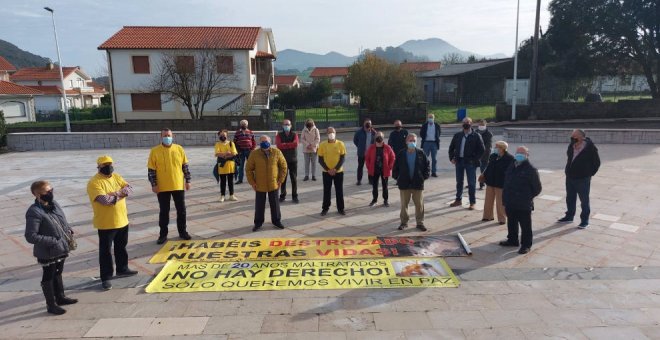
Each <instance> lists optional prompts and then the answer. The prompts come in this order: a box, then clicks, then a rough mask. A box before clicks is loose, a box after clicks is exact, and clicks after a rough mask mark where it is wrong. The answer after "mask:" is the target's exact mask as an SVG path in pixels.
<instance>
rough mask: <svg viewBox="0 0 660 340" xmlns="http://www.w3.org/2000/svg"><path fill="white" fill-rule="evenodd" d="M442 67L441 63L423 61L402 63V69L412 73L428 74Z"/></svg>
mask: <svg viewBox="0 0 660 340" xmlns="http://www.w3.org/2000/svg"><path fill="white" fill-rule="evenodd" d="M441 66H442V63H441V62H439V61H421V62H409V63H401V67H402V68H403V69H404V70H407V71H410V72H428V71H433V70H437V69H439V68H440V67H441Z"/></svg>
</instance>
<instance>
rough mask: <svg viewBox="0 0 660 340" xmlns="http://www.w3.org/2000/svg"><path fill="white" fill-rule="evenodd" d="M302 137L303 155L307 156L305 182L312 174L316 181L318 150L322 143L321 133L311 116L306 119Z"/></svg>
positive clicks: (313, 179)
mask: <svg viewBox="0 0 660 340" xmlns="http://www.w3.org/2000/svg"><path fill="white" fill-rule="evenodd" d="M300 139H301V142H302V146H303V156H304V157H305V178H304V179H303V182H305V181H309V177H310V175H311V177H312V181H316V151H317V150H318V148H319V144H320V143H321V133H320V132H319V129H318V128H316V125H314V120H312V119H311V118H308V119H307V120H306V121H305V128H304V129H303V130H302V134H301V138H300ZM310 168H311V171H310Z"/></svg>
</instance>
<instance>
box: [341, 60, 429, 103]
mask: <svg viewBox="0 0 660 340" xmlns="http://www.w3.org/2000/svg"><path fill="white" fill-rule="evenodd" d="M346 88H347V89H348V90H349V91H351V92H352V93H353V94H355V95H357V96H359V97H360V103H361V105H363V106H364V107H366V108H367V109H369V110H370V111H385V110H388V109H390V108H393V107H396V106H399V105H410V104H412V103H413V102H414V101H415V99H416V98H417V83H416V79H415V76H414V75H413V74H412V72H410V71H407V70H405V69H403V68H402V67H401V65H399V64H394V63H388V62H387V61H386V60H384V59H382V58H379V57H377V56H375V55H373V54H371V53H366V54H365V55H364V56H363V57H362V58H360V60H358V61H356V62H355V63H354V64H353V65H351V66H350V67H349V68H348V76H347V79H346Z"/></svg>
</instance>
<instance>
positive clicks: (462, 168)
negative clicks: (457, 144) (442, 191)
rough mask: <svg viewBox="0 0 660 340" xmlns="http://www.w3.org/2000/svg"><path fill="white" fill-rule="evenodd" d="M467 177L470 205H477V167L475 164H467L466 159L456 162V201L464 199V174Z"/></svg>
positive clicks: (459, 159)
mask: <svg viewBox="0 0 660 340" xmlns="http://www.w3.org/2000/svg"><path fill="white" fill-rule="evenodd" d="M464 173H465V174H466V175H467V181H468V195H469V196H470V204H475V203H477V198H476V197H475V190H476V183H477V167H476V166H474V164H472V163H470V162H467V161H465V160H464V158H458V159H457V160H456V200H457V201H460V200H461V199H463V174H464Z"/></svg>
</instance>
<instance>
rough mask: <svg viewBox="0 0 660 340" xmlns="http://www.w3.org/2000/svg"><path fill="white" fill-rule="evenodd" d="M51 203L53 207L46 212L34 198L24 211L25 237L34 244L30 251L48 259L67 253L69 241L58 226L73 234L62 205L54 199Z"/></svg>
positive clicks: (36, 255)
mask: <svg viewBox="0 0 660 340" xmlns="http://www.w3.org/2000/svg"><path fill="white" fill-rule="evenodd" d="M52 204H53V206H54V207H55V209H53V211H52V212H48V211H46V210H45V209H44V207H43V206H42V205H41V203H39V202H37V201H36V200H35V202H34V204H32V205H31V206H30V208H28V211H27V213H25V239H26V240H27V241H28V242H29V243H31V244H34V249H33V251H32V253H33V254H34V256H35V257H36V258H38V259H41V260H50V259H54V258H57V257H60V256H63V255H67V254H68V253H69V243H68V242H67V239H66V235H64V231H63V230H62V228H60V226H62V227H63V228H64V230H66V232H68V233H69V234H73V233H72V231H71V227H70V226H69V223H68V222H67V221H66V217H65V216H64V211H63V210H62V207H60V205H59V204H57V202H55V201H53V203H52ZM58 223H59V225H58Z"/></svg>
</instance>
